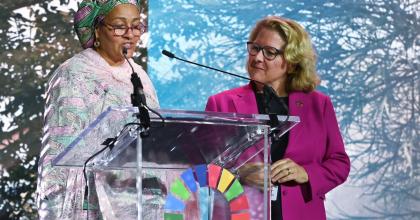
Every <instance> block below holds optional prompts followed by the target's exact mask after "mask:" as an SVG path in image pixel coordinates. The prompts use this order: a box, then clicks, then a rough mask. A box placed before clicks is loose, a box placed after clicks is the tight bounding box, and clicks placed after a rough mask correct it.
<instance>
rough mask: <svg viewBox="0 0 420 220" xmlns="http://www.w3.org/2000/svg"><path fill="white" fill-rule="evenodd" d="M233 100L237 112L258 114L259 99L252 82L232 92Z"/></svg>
mask: <svg viewBox="0 0 420 220" xmlns="http://www.w3.org/2000/svg"><path fill="white" fill-rule="evenodd" d="M232 101H233V104H234V106H235V108H236V109H235V110H236V112H237V113H241V114H258V106H257V100H256V98H255V94H254V91H253V90H252V86H251V84H248V85H246V86H242V87H240V88H239V89H237V90H235V93H234V94H232Z"/></svg>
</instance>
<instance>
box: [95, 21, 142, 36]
mask: <svg viewBox="0 0 420 220" xmlns="http://www.w3.org/2000/svg"><path fill="white" fill-rule="evenodd" d="M102 24H104V25H105V27H107V28H108V29H110V30H113V31H114V34H115V36H123V35H125V34H127V32H128V30H129V29H130V30H131V32H132V33H133V35H134V36H140V35H141V34H143V33H144V32H146V29H147V27H146V26H145V25H144V24H142V23H140V24H138V25H133V26H131V27H127V26H124V25H111V24H107V23H105V22H102Z"/></svg>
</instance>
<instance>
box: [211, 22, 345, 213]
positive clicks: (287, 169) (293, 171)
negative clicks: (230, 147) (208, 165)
mask: <svg viewBox="0 0 420 220" xmlns="http://www.w3.org/2000/svg"><path fill="white" fill-rule="evenodd" d="M247 49H248V60H247V70H248V73H249V76H250V78H251V79H252V80H254V82H251V83H250V84H248V85H245V86H242V87H239V88H235V89H231V90H227V91H224V92H221V93H219V94H216V95H213V96H211V97H209V99H208V102H207V106H206V111H215V112H236V113H245V114H257V113H260V114H266V113H276V114H290V115H296V116H299V117H300V120H301V122H300V123H299V124H298V125H297V126H295V127H294V128H293V129H292V130H291V131H290V132H289V133H288V134H287V135H285V136H284V137H282V138H281V139H280V140H272V145H271V159H272V164H271V182H272V183H273V184H274V185H277V186H278V187H279V188H280V189H279V192H278V194H277V200H276V201H272V203H271V217H272V219H276V220H277V219H284V220H298V219H316V220H318V219H326V214H325V208H324V199H325V194H326V193H327V192H329V191H330V190H332V189H333V188H335V187H336V186H338V185H340V184H341V183H343V182H344V181H345V180H346V179H347V176H348V174H349V171H350V160H349V157H348V156H347V154H346V152H345V149H344V143H343V140H342V137H341V134H340V130H339V127H338V123H337V119H336V116H335V112H334V108H333V105H332V103H331V100H330V98H329V97H328V96H326V95H324V94H322V93H320V92H318V91H315V88H316V85H317V84H318V82H319V78H318V76H317V74H316V71H315V62H316V55H315V52H314V50H313V48H312V43H311V41H310V38H309V36H308V34H307V33H306V31H305V30H304V29H303V27H302V26H300V25H299V24H298V23H296V22H295V21H292V20H289V19H285V18H281V17H276V16H269V17H266V18H264V19H263V20H261V21H259V22H258V23H257V24H256V26H255V27H254V29H253V30H252V32H251V34H250V37H249V42H248V43H247ZM255 82H257V83H255ZM261 83H264V84H265V85H269V86H271V87H272V88H273V89H274V91H275V93H276V94H275V96H273V97H271V99H267V98H266V97H267V94H264V92H263V89H262V87H263V85H262V84H261ZM267 106H268V107H267ZM246 169H247V166H244V167H243V170H246ZM243 170H241V169H240V173H241V172H242V171H243ZM261 176H262V175H261V171H259V172H258V173H254V174H251V175H249V176H246V177H242V176H241V179H242V180H243V181H244V182H245V183H246V184H253V185H257V186H261ZM250 202H251V203H252V201H250Z"/></svg>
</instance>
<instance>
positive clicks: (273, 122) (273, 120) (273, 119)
mask: <svg viewBox="0 0 420 220" xmlns="http://www.w3.org/2000/svg"><path fill="white" fill-rule="evenodd" d="M162 54H163V55H165V56H167V57H169V58H171V59H173V58H175V59H177V60H181V61H184V62H187V63H190V64H193V65H197V66H200V67H204V68H207V69H211V70H215V71H217V72H221V73H225V74H228V75H230V76H234V77H238V78H241V79H245V80H248V81H251V82H254V83H258V84H260V85H263V93H264V96H265V97H266V98H265V99H264V102H263V103H264V109H265V111H266V113H267V114H268V116H269V118H270V126H271V127H272V128H274V127H277V126H278V125H279V124H280V123H279V120H278V118H277V115H276V114H273V113H270V104H269V103H270V100H271V98H272V97H278V96H277V93H276V92H275V91H274V89H273V88H272V87H271V86H269V85H267V84H265V83H263V82H260V81H257V80H253V79H251V78H248V77H245V76H241V75H238V74H234V73H230V72H226V71H224V70H220V69H216V68H213V67H210V66H206V65H203V64H200V63H196V62H192V61H189V60H185V59H182V58H179V57H177V56H175V54H173V53H171V52H169V51H167V50H162ZM275 100H279V102H281V104H282V105H283V106H285V105H286V104H285V103H283V100H282V99H278V98H276V99H275ZM286 107H287V106H286ZM287 112H289V111H287ZM288 118H289V113H287V119H286V121H287V120H288Z"/></svg>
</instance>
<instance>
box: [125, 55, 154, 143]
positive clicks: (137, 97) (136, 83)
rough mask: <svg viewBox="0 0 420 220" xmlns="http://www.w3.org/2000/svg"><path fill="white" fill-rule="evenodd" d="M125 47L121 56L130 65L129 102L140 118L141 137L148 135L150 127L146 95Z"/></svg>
mask: <svg viewBox="0 0 420 220" xmlns="http://www.w3.org/2000/svg"><path fill="white" fill-rule="evenodd" d="M126 54H127V49H126V48H124V49H123V56H124V58H125V59H126V60H127V62H128V64H129V65H130V67H131V70H132V73H131V79H130V81H131V83H132V84H133V93H132V94H131V104H132V105H133V106H134V107H137V108H138V110H139V113H138V115H137V118H138V119H139V120H140V125H141V127H142V131H141V132H140V135H141V137H147V136H149V129H150V115H149V110H148V109H147V103H146V96H145V95H144V91H143V84H142V83H141V79H140V77H139V76H138V74H137V73H136V72H135V71H134V68H133V66H132V65H131V63H130V61H129V60H128V58H127V56H126Z"/></svg>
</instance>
